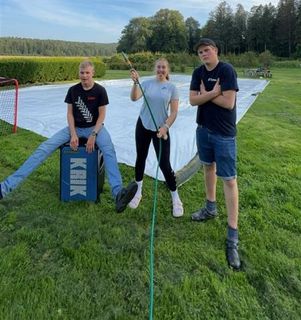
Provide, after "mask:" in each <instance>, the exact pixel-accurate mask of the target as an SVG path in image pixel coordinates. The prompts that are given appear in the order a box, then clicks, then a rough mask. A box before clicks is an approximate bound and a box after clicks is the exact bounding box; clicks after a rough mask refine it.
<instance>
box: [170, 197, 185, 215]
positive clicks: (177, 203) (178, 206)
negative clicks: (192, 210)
mask: <svg viewBox="0 0 301 320" xmlns="http://www.w3.org/2000/svg"><path fill="white" fill-rule="evenodd" d="M183 214H184V209H183V203H182V202H181V200H174V201H173V202H172V215H173V216H174V217H175V218H179V217H182V216H183Z"/></svg>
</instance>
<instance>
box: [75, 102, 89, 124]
mask: <svg viewBox="0 0 301 320" xmlns="http://www.w3.org/2000/svg"><path fill="white" fill-rule="evenodd" d="M75 105H76V106H77V108H78V109H79V111H80V113H81V114H82V116H83V117H84V119H85V120H86V122H88V123H89V122H92V120H93V117H92V114H91V112H90V111H89V109H88V108H87V106H86V105H85V103H84V101H83V100H82V99H81V97H78V99H77V101H76V102H75Z"/></svg>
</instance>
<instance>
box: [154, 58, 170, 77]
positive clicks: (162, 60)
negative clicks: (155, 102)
mask: <svg viewBox="0 0 301 320" xmlns="http://www.w3.org/2000/svg"><path fill="white" fill-rule="evenodd" d="M159 62H164V63H165V64H166V66H167V75H166V80H169V73H170V67H169V62H168V60H167V59H166V58H159V59H157V60H156V62H155V68H156V66H157V64H158V63H159Z"/></svg>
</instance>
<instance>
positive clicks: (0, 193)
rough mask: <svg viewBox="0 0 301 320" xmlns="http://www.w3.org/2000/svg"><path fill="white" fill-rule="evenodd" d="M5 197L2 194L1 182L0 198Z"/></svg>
mask: <svg viewBox="0 0 301 320" xmlns="http://www.w3.org/2000/svg"><path fill="white" fill-rule="evenodd" d="M2 198H3V195H2V191H1V184H0V200H1V199H2Z"/></svg>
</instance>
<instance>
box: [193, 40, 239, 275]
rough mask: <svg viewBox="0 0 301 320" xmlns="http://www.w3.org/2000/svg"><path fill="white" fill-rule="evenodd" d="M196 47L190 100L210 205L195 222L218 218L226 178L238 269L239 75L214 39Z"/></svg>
mask: <svg viewBox="0 0 301 320" xmlns="http://www.w3.org/2000/svg"><path fill="white" fill-rule="evenodd" d="M195 48H196V51H197V53H198V56H199V58H200V60H201V61H202V62H203V64H202V65H201V66H200V67H198V68H196V69H195V70H194V72H193V74H192V79H191V83H190V95H189V99H190V104H191V105H192V106H198V110H197V119H196V121H197V124H198V127H197V130H196V140H197V148H198V153H199V158H200V160H201V162H202V164H203V167H204V177H205V189H206V204H205V206H204V207H203V208H201V209H199V210H198V211H197V212H195V213H193V214H192V216H191V219H192V220H193V221H199V222H204V221H207V220H209V219H213V218H215V217H216V216H217V206H216V181H217V177H220V178H222V180H223V186H224V195H225V202H226V208H227V213H228V228H227V241H226V257H227V261H228V264H229V266H230V267H231V268H233V269H235V270H238V269H239V268H240V266H241V262H240V258H239V253H238V230H237V227H238V187H237V180H236V92H237V91H238V85H237V76H236V72H235V70H234V69H233V67H232V66H231V65H230V64H228V63H224V62H221V61H219V59H218V48H217V45H216V43H215V42H214V41H213V40H211V39H208V38H203V39H200V41H199V43H198V44H197V45H196V47H195Z"/></svg>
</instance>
